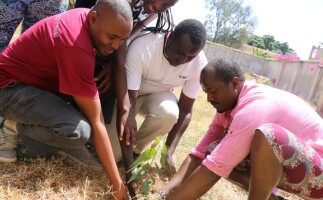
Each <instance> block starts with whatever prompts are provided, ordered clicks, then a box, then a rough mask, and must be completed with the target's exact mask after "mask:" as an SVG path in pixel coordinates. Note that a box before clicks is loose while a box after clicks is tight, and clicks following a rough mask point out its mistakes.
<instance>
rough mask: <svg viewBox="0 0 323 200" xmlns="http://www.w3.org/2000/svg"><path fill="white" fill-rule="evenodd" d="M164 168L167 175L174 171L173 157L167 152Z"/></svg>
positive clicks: (171, 175) (170, 175) (172, 173)
mask: <svg viewBox="0 0 323 200" xmlns="http://www.w3.org/2000/svg"><path fill="white" fill-rule="evenodd" d="M165 170H166V172H167V174H168V176H169V177H173V176H174V174H175V173H176V168H175V164H174V161H173V158H172V156H171V155H170V154H167V156H166V166H165Z"/></svg>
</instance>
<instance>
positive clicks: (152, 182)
mask: <svg viewBox="0 0 323 200" xmlns="http://www.w3.org/2000/svg"><path fill="white" fill-rule="evenodd" d="M150 179H151V184H152V185H155V183H156V179H155V178H154V177H153V176H151V177H150Z"/></svg>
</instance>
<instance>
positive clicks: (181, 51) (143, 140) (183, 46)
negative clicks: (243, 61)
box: [114, 19, 207, 180]
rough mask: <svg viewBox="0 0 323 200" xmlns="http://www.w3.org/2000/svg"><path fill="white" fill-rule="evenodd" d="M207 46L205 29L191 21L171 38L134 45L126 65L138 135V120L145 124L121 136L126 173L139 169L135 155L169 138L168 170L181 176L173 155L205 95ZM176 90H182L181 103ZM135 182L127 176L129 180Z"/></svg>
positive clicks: (139, 41)
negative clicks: (196, 104)
mask: <svg viewBox="0 0 323 200" xmlns="http://www.w3.org/2000/svg"><path fill="white" fill-rule="evenodd" d="M205 40H206V31H205V27H204V25H203V24H202V23H201V22H199V21H197V20H194V19H187V20H184V21H182V22H181V23H180V24H178V26H176V28H175V30H174V31H172V32H171V33H166V34H155V33H148V34H145V35H143V36H140V37H138V38H137V39H135V40H134V41H133V42H132V43H131V44H130V45H129V48H128V51H127V59H126V62H125V65H126V69H127V82H128V91H129V97H130V101H131V108H130V113H129V118H128V120H129V121H130V124H132V125H133V127H134V130H137V127H136V121H135V116H136V114H137V113H138V114H140V115H142V116H143V117H144V118H145V119H144V122H143V123H142V125H141V126H140V127H139V130H138V131H137V133H135V132H132V133H131V135H127V136H119V137H120V140H123V142H121V149H122V155H123V161H124V163H125V167H126V171H128V169H129V168H130V166H131V164H132V163H133V151H134V152H135V153H140V152H141V151H142V150H143V149H144V148H145V147H146V146H147V145H148V144H149V143H150V142H151V141H153V140H154V138H155V137H157V136H159V135H165V134H167V133H168V137H167V141H166V145H167V147H168V156H167V162H166V165H167V169H168V171H169V172H171V173H174V172H175V166H174V163H173V160H172V154H173V153H174V151H175V148H176V146H177V144H178V142H179V140H180V138H181V136H182V134H183V133H184V131H185V130H186V128H187V126H188V125H189V123H190V120H191V115H192V107H193V104H194V101H195V98H196V97H197V95H198V93H199V91H200V89H201V86H200V82H199V77H200V72H201V70H202V68H203V67H204V66H205V65H206V64H207V59H206V57H205V55H204V53H203V52H202V49H203V47H204V44H205ZM174 87H182V92H181V95H180V98H179V100H177V98H176V96H175V95H174V94H173V88H174ZM114 119H115V117H114ZM130 132H131V131H130ZM114 137H116V136H114ZM130 144H131V145H130ZM115 145H116V144H115ZM114 149H116V148H114ZM115 151H116V150H115ZM117 151H119V152H120V150H117ZM116 157H117V158H118V157H119V156H118V155H116ZM130 176H131V174H130V173H129V174H127V178H128V180H129V178H130Z"/></svg>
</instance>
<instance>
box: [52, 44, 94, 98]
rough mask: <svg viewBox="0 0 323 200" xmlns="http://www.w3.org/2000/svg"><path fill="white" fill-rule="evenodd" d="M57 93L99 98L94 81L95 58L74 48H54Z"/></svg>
mask: <svg viewBox="0 0 323 200" xmlns="http://www.w3.org/2000/svg"><path fill="white" fill-rule="evenodd" d="M55 56H56V62H57V65H58V71H59V72H58V73H59V74H58V76H59V91H60V92H62V93H64V94H68V95H72V96H80V97H86V98H99V93H98V89H97V87H96V83H95V80H94V67H95V56H94V53H93V54H91V53H90V52H87V51H85V50H82V49H79V48H76V47H55Z"/></svg>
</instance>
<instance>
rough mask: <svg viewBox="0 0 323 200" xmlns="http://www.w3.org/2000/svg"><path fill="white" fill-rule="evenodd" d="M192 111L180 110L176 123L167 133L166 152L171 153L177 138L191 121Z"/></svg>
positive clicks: (177, 140) (178, 138) (179, 137)
mask: <svg viewBox="0 0 323 200" xmlns="http://www.w3.org/2000/svg"><path fill="white" fill-rule="evenodd" d="M191 117H192V113H190V112H189V113H184V112H180V114H179V117H178V120H177V123H176V124H175V125H174V126H173V128H172V130H171V131H170V132H169V133H168V136H167V140H166V145H167V147H168V154H169V155H173V153H174V151H175V149H176V147H177V144H178V142H179V140H180V139H181V137H182V135H183V133H184V132H185V130H186V129H187V127H188V125H189V124H190V122H191Z"/></svg>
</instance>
